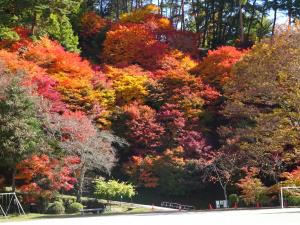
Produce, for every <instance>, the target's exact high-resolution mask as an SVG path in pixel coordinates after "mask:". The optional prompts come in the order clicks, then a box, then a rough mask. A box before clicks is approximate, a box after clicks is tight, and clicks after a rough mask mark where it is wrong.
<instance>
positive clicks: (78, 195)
mask: <svg viewBox="0 0 300 225" xmlns="http://www.w3.org/2000/svg"><path fill="white" fill-rule="evenodd" d="M85 173H86V169H85V167H84V166H83V167H82V168H81V171H80V177H79V179H78V189H77V193H76V200H77V202H81V197H82V191H83V184H84V178H85Z"/></svg>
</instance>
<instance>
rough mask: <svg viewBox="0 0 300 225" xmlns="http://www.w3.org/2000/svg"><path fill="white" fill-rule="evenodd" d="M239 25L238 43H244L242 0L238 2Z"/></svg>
mask: <svg viewBox="0 0 300 225" xmlns="http://www.w3.org/2000/svg"><path fill="white" fill-rule="evenodd" d="M239 24H240V41H241V43H244V40H245V37H244V21H243V9H242V0H239Z"/></svg>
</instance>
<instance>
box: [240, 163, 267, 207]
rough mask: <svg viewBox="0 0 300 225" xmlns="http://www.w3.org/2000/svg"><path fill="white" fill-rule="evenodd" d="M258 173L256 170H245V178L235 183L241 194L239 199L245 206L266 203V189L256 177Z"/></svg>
mask: <svg viewBox="0 0 300 225" xmlns="http://www.w3.org/2000/svg"><path fill="white" fill-rule="evenodd" d="M258 172H259V171H258V170H257V169H256V168H250V169H246V174H247V175H246V177H244V178H242V179H240V180H239V182H238V183H237V186H238V187H239V188H240V189H241V192H242V195H241V197H242V199H243V201H244V202H245V203H246V204H247V205H250V204H253V205H254V204H255V203H265V202H266V193H267V187H266V186H264V184H263V183H262V182H261V180H260V179H259V178H257V177H256V176H257V175H258Z"/></svg>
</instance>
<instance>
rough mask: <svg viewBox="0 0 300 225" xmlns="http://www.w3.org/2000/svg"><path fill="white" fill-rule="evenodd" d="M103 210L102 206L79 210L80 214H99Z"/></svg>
mask: <svg viewBox="0 0 300 225" xmlns="http://www.w3.org/2000/svg"><path fill="white" fill-rule="evenodd" d="M103 211H104V208H95V209H82V210H80V213H81V215H83V214H85V213H97V214H100V213H102V212H103Z"/></svg>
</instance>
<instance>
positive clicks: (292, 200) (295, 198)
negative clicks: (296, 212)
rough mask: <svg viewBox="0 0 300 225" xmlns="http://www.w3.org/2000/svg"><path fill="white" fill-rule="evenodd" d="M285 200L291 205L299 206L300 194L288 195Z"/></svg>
mask: <svg viewBox="0 0 300 225" xmlns="http://www.w3.org/2000/svg"><path fill="white" fill-rule="evenodd" d="M287 201H288V204H289V205H291V206H300V196H295V195H290V196H289V197H288V198H287Z"/></svg>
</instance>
